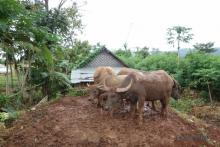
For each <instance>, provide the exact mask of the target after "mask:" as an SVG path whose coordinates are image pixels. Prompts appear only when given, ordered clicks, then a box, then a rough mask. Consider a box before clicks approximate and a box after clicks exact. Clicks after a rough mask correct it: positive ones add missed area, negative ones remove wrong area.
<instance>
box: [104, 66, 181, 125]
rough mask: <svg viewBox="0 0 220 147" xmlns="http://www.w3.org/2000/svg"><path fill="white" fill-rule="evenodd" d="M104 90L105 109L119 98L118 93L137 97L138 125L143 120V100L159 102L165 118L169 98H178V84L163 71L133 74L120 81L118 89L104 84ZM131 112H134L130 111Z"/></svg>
mask: <svg viewBox="0 0 220 147" xmlns="http://www.w3.org/2000/svg"><path fill="white" fill-rule="evenodd" d="M104 88H105V90H106V91H108V99H107V102H106V103H105V106H106V107H108V106H107V104H109V102H108V101H112V99H117V98H120V93H125V92H126V93H131V94H134V95H136V96H137V97H138V100H137V103H138V109H137V111H138V113H139V122H140V123H142V120H143V110H144V102H145V100H146V101H154V100H160V102H161V105H162V107H161V115H162V116H165V117H167V105H168V103H169V99H170V97H171V96H172V97H174V98H175V99H178V98H179V97H180V94H179V92H180V86H179V84H178V83H177V82H176V81H175V80H174V79H173V78H172V77H171V76H169V75H168V74H167V73H166V72H165V71H163V70H158V71H153V72H148V73H145V74H143V75H138V74H137V73H135V72H133V73H130V74H129V75H128V76H127V77H126V78H125V79H124V80H123V81H122V83H121V84H120V86H119V87H109V86H108V85H107V84H106V83H105V82H104ZM134 106H135V105H134ZM134 106H133V108H134ZM132 112H134V111H133V110H132Z"/></svg>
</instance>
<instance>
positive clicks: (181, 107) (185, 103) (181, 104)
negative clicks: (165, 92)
mask: <svg viewBox="0 0 220 147" xmlns="http://www.w3.org/2000/svg"><path fill="white" fill-rule="evenodd" d="M204 103H205V101H204V99H202V98H196V99H195V98H191V97H185V98H182V99H179V100H178V101H176V100H174V99H171V102H170V105H171V107H173V108H175V109H176V110H178V111H180V112H184V113H188V112H190V111H191V110H192V108H193V106H198V105H203V104H204Z"/></svg>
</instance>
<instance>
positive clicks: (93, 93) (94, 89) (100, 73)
mask: <svg viewBox="0 0 220 147" xmlns="http://www.w3.org/2000/svg"><path fill="white" fill-rule="evenodd" d="M126 76H127V75H115V74H114V72H113V69H112V68H111V67H98V68H97V69H96V71H95V73H94V83H95V84H94V85H91V86H88V87H89V93H90V96H89V99H90V100H92V99H94V98H97V106H98V107H101V106H102V104H101V103H102V98H103V97H104V95H102V94H103V93H105V92H106V91H105V90H103V82H104V81H106V84H107V85H110V86H113V87H118V86H119V85H120V84H121V82H122V81H123V80H124V79H125V77H126ZM101 95H102V96H101Z"/></svg>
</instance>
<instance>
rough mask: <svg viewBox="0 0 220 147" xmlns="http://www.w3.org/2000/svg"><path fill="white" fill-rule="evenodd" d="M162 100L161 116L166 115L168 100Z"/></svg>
mask: <svg viewBox="0 0 220 147" xmlns="http://www.w3.org/2000/svg"><path fill="white" fill-rule="evenodd" d="M160 102H161V116H162V117H164V111H165V109H166V102H165V100H164V99H162V100H160Z"/></svg>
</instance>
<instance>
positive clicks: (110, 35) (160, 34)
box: [49, 0, 220, 51]
mask: <svg viewBox="0 0 220 147" xmlns="http://www.w3.org/2000/svg"><path fill="white" fill-rule="evenodd" d="M59 1H60V0H50V1H49V2H50V4H49V5H50V6H51V7H54V6H56V5H58V3H59ZM71 1H72V0H68V2H67V3H66V6H68V5H70V3H71ZM75 1H76V2H77V3H78V5H80V7H79V9H80V13H81V14H82V22H83V25H84V26H85V27H84V29H83V34H80V35H79V36H78V37H79V38H80V39H81V40H88V41H89V42H90V43H91V44H93V45H94V44H96V43H98V42H99V43H100V44H103V45H106V47H107V48H109V49H118V48H122V47H123V44H124V43H127V45H128V47H129V48H135V47H144V46H147V47H150V48H159V49H160V50H163V51H165V50H175V48H173V47H172V46H171V45H169V44H167V40H166V38H167V36H166V32H167V28H170V27H172V26H184V27H189V28H192V31H191V32H192V33H193V34H194V37H193V40H192V41H191V42H190V43H189V44H181V45H180V46H181V48H186V47H192V45H194V44H195V43H206V42H209V41H211V42H214V43H215V47H220V19H219V6H220V1H219V0H87V1H85V0H75Z"/></svg>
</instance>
